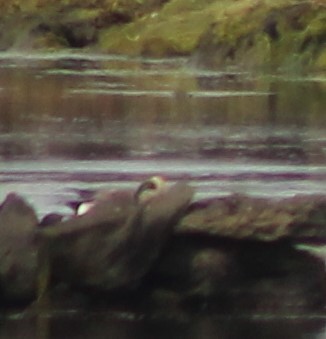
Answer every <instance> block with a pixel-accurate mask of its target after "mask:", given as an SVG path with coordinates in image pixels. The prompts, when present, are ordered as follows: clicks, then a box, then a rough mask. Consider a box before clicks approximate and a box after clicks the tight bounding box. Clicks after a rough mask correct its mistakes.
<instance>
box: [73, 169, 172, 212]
mask: <svg viewBox="0 0 326 339" xmlns="http://www.w3.org/2000/svg"><path fill="white" fill-rule="evenodd" d="M166 189H167V183H166V180H165V179H164V178H163V177H162V176H152V177H150V178H149V179H147V180H145V181H144V182H142V183H141V184H140V185H139V186H138V188H137V189H136V190H134V189H132V190H111V189H99V190H88V189H83V190H78V189H77V190H75V191H76V192H77V193H78V195H79V199H78V200H74V201H69V202H68V203H67V206H68V207H70V208H71V209H72V210H73V211H74V214H75V215H76V216H81V215H84V214H86V213H89V212H91V211H92V210H94V208H95V207H97V206H98V205H100V204H102V203H107V202H110V201H116V200H120V199H122V200H125V201H126V202H127V201H130V203H135V204H137V205H144V204H146V203H148V202H149V201H150V200H151V199H152V198H154V197H155V196H157V195H158V194H160V193H162V192H164V190H166Z"/></svg>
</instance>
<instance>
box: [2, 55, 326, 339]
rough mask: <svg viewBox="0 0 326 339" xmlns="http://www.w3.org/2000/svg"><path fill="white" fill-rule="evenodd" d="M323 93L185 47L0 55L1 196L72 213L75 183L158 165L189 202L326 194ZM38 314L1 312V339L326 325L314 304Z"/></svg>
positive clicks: (200, 334) (126, 176)
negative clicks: (201, 65)
mask: <svg viewBox="0 0 326 339" xmlns="http://www.w3.org/2000/svg"><path fill="white" fill-rule="evenodd" d="M325 94H326V81H325V79H324V78H318V77H310V78H307V77H306V78H302V77H295V76H291V77H290V76H287V77H284V76H280V75H264V76H262V75H255V74H249V73H246V72H242V71H241V70H235V69H232V70H219V71H216V70H214V71H212V70H202V69H198V68H196V67H194V66H193V65H191V64H190V63H189V62H188V60H186V59H184V58H176V59H160V60H156V59H142V58H136V59H131V58H127V57H116V56H100V55H78V54H69V55H67V54H50V55H19V54H2V55H0V201H2V200H3V199H4V197H5V196H6V195H7V194H8V193H9V192H12V191H15V192H18V193H20V194H22V195H23V196H24V197H26V199H27V200H28V201H29V202H30V203H31V204H32V205H33V206H34V207H35V209H36V211H37V213H38V216H39V217H40V218H41V217H42V216H43V215H45V214H46V213H49V212H54V211H56V212H61V213H70V212H69V210H68V209H67V208H66V207H65V202H66V201H67V200H69V199H73V198H74V194H75V193H74V191H73V190H72V188H85V187H99V186H101V187H102V186H103V185H105V186H109V187H112V188H117V187H121V188H128V187H130V188H131V187H135V186H136V185H137V184H138V183H139V182H140V181H142V180H144V179H145V178H147V177H149V176H151V175H157V174H159V175H163V176H164V177H166V178H167V179H168V180H169V181H171V182H174V181H176V180H187V181H189V182H190V184H191V185H193V186H195V188H196V195H195V199H201V198H205V197H210V196H224V195H228V194H230V193H244V194H249V195H253V196H263V197H268V198H271V199H279V198H283V197H288V196H293V195H296V194H324V193H325V188H326V180H325V179H326V133H325V130H326V116H325V107H326V95H325ZM74 311H76V310H74ZM139 317H140V318H139ZM44 319H45V320H46V321H45V320H44ZM44 319H43V320H42V317H41V324H42V323H47V326H44V324H43V325H42V326H41V325H39V322H40V321H39V320H40V319H38V320H37V321H36V320H35V319H30V318H29V317H27V318H26V317H23V316H22V315H21V314H19V315H18V317H15V316H13V317H11V316H5V317H4V318H3V319H2V324H1V327H0V338H1V337H3V338H6V337H21V333H22V331H23V330H24V335H25V337H26V338H27V337H33V338H34V337H42V338H43V337H46V338H55V337H62V336H61V335H62V333H65V334H67V333H69V337H71V338H81V337H82V338H87V337H92V338H93V337H98V336H101V335H102V333H106V334H107V336H109V337H114V338H126V339H127V338H130V339H134V338H137V337H139V338H147V337H148V338H152V337H158V338H167V337H171V338H183V337H184V338H188V337H189V338H205V339H210V338H213V337H214V338H216V337H219V338H246V337H248V338H249V337H250V338H253V337H254V338H276V337H277V338H291V337H293V338H294V337H295V338H314V339H317V338H318V339H321V338H324V337H325V336H326V334H325V332H326V331H325V329H324V326H325V321H324V318H323V316H316V317H315V316H312V315H307V316H306V317H301V318H300V317H299V318H293V317H283V318H279V319H274V318H273V319H266V318H264V319H262V318H257V319H255V318H250V319H249V318H243V319H228V318H223V319H220V318H219V319H215V318H212V317H206V316H205V317H204V316H203V317H196V318H195V319H183V320H182V321H176V320H175V319H173V320H171V319H170V320H166V319H155V317H154V318H152V317H150V318H144V315H141V316H140V315H139V314H134V315H133V314H131V315H130V316H127V319H125V318H124V316H122V317H120V316H119V314H118V313H114V314H113V315H112V314H108V313H105V314H98V313H97V314H91V313H86V314H80V313H78V312H77V313H74V312H73V313H72V314H69V315H68V314H67V313H59V314H51V315H49V317H46V316H44ZM62 331H63V332H62Z"/></svg>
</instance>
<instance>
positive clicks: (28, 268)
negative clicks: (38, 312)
mask: <svg viewBox="0 0 326 339" xmlns="http://www.w3.org/2000/svg"><path fill="white" fill-rule="evenodd" d="M37 224H38V220H37V217H36V214H35V212H34V210H33V208H32V207H31V206H30V205H28V204H27V203H26V202H25V201H24V199H23V198H21V197H20V196H19V195H16V194H14V193H11V194H9V195H8V196H7V197H6V199H5V201H4V202H3V203H2V205H1V207H0V284H1V292H2V294H3V297H4V298H5V299H8V300H17V301H18V300H27V299H31V298H33V297H34V296H35V294H36V281H37V279H36V277H37V245H36V242H35V238H34V232H35V229H36V227H37Z"/></svg>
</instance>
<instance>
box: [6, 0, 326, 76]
mask: <svg viewBox="0 0 326 339" xmlns="http://www.w3.org/2000/svg"><path fill="white" fill-rule="evenodd" d="M0 5H1V8H2V10H1V14H0V27H1V30H0V32H1V33H0V49H1V50H9V49H13V48H14V49H47V50H48V49H61V48H79V49H86V50H91V51H95V52H105V53H119V54H121V53H124V54H129V55H148V56H154V57H162V56H171V55H187V56H188V55H191V56H193V59H194V60H195V61H196V62H199V63H204V64H205V65H209V66H225V65H234V64H236V65H239V64H240V65H241V66H243V67H246V68H252V67H255V68H257V67H259V68H262V69H266V67H267V68H272V69H273V70H275V68H283V69H287V70H288V69H290V70H296V71H301V70H305V71H325V70H326V48H325V44H326V3H325V2H324V1H323V0H307V1H302V0H296V1H291V0H277V1H271V0H241V1H240V0H239V1H233V0H191V1H190V0H115V1H112V0H97V1H96V0H89V1H83V2H81V1H77V0H75V1H74V0H60V1H54V0H29V1H26V0H25V1H19V0H11V1H4V0H1V1H0Z"/></svg>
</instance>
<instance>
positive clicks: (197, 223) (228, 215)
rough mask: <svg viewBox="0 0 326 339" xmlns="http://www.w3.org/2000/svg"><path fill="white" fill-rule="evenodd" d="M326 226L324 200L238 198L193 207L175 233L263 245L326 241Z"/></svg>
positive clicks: (325, 201) (322, 198) (313, 197)
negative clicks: (278, 242) (216, 237)
mask: <svg viewBox="0 0 326 339" xmlns="http://www.w3.org/2000/svg"><path fill="white" fill-rule="evenodd" d="M325 224H326V198H325V197H324V196H319V195H310V196H295V197H293V198H286V199H281V200H270V199H265V198H254V197H249V196H244V195H238V194H235V195H231V196H228V197H222V198H213V199H209V200H204V201H198V202H195V203H193V204H192V205H191V206H190V207H189V209H188V211H187V212H186V214H185V216H184V217H183V218H182V219H181V220H180V222H179V223H178V225H177V227H176V229H175V232H176V233H178V234H206V235H211V236H221V237H228V238H233V239H256V240H262V241H274V240H277V239H282V238H292V239H301V240H307V239H323V240H325V241H326V229H325Z"/></svg>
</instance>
